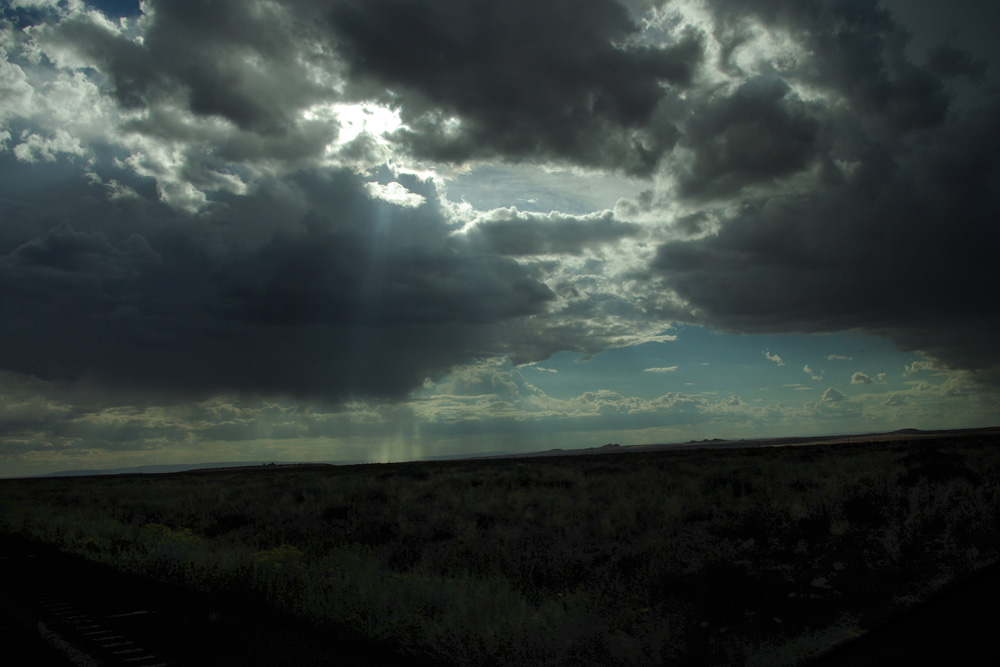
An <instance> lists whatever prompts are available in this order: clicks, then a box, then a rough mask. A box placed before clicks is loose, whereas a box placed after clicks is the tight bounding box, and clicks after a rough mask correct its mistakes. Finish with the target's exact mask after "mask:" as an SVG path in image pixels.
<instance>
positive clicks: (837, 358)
mask: <svg viewBox="0 0 1000 667" xmlns="http://www.w3.org/2000/svg"><path fill="white" fill-rule="evenodd" d="M853 359H854V357H845V356H844V355H842V354H828V355H826V360H827V361H852V360H853Z"/></svg>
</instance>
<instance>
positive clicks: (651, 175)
mask: <svg viewBox="0 0 1000 667" xmlns="http://www.w3.org/2000/svg"><path fill="white" fill-rule="evenodd" d="M998 27H1000V5H998V4H997V3H983V2H978V1H971V0H949V1H948V2H944V1H940V0H939V1H932V0H906V1H904V0H892V1H888V0H883V1H882V2H876V1H874V0H811V1H809V2H802V1H801V0H753V1H751V0H672V1H667V2H653V1H651V0H572V1H571V0H505V1H504V2H493V1H479V0H468V1H467V2H453V1H449V0H170V1H165V0H163V1H161V0H142V2H127V1H121V2H112V1H106V2H85V1H83V0H59V1H56V0H20V1H19V0H7V1H6V2H4V3H2V4H0V55H2V60H0V476H15V475H29V474H42V473H46V472H52V471H57V470H68V469H99V468H115V467H127V466H138V465H147V464H169V463H199V462H210V461H262V460H276V461H400V460H410V459H415V458H420V457H430V456H443V455H456V454H469V455H472V454H477V453H484V452H496V451H506V452H526V451H534V450H543V449H550V448H557V447H558V448H564V449H569V448H579V447H592V446H600V445H603V444H606V443H609V442H614V443H620V444H623V445H625V444H647V443H663V442H684V441H688V440H700V439H708V438H759V437H772V436H787V435H821V434H845V433H862V432H873V431H890V430H895V429H900V428H922V429H937V428H964V427H979V426H992V425H998V424H1000V410H998V405H1000V401H998V398H1000V350H998V348H997V340H998V336H997V334H998V332H1000V326H998V325H1000V315H998V308H997V306H998V300H997V294H998V293H1000V289H998V288H1000V278H998V271H997V268H996V258H997V255H998V251H1000V230H998V226H997V223H998V221H1000V124H998V123H997V122H996V119H997V118H1000V47H998V46H997V42H996V40H995V38H994V36H995V34H996V30H997V28H998Z"/></svg>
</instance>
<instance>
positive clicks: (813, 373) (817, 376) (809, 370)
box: [802, 364, 823, 382]
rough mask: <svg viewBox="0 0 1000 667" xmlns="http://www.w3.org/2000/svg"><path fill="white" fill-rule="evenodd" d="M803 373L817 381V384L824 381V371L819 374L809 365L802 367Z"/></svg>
mask: <svg viewBox="0 0 1000 667" xmlns="http://www.w3.org/2000/svg"><path fill="white" fill-rule="evenodd" d="M802 372H804V373H805V374H806V375H808V376H809V377H811V378H812V379H813V380H816V381H817V382H819V381H820V380H822V379H823V371H820V372H819V373H818V374H817V373H816V371H814V370H813V369H812V368H810V366H809V364H806V365H805V366H803V367H802Z"/></svg>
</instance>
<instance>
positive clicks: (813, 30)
mask: <svg viewBox="0 0 1000 667" xmlns="http://www.w3.org/2000/svg"><path fill="white" fill-rule="evenodd" d="M712 5H713V7H714V9H715V11H716V15H717V19H718V21H719V23H720V24H722V25H725V24H727V23H732V22H733V21H736V22H737V23H738V22H739V21H740V20H741V19H742V18H743V17H747V16H752V17H755V18H756V19H758V20H760V21H762V22H763V23H764V24H765V25H767V26H769V27H774V28H780V29H782V30H785V31H787V32H788V34H789V35H790V36H791V37H792V38H793V39H795V40H796V41H797V42H798V43H799V44H800V45H801V46H802V48H803V51H804V52H806V53H809V54H810V57H809V62H808V65H807V66H800V67H798V68H795V69H794V71H792V72H789V76H791V77H795V78H796V79H799V80H801V81H803V82H806V83H808V84H810V85H814V86H816V87H818V88H820V89H822V90H828V91H832V92H835V93H837V95H838V96H840V97H841V98H842V99H843V100H845V101H846V102H848V103H849V104H850V105H851V110H852V111H853V112H855V113H859V114H862V115H865V116H869V117H870V118H871V120H873V121H875V122H877V123H878V124H879V127H880V129H881V130H883V131H890V132H895V131H899V130H907V129H911V128H915V127H928V126H933V125H937V124H939V123H940V122H942V121H943V119H944V114H945V111H946V109H947V106H948V100H947V96H946V95H945V93H944V91H943V89H942V86H941V84H940V82H939V81H938V80H937V79H936V78H935V77H934V76H932V75H931V74H930V73H929V72H928V71H927V70H925V69H923V68H920V67H918V66H917V65H914V64H913V63H911V62H910V61H909V60H908V59H907V57H906V54H905V52H904V49H905V46H906V44H907V41H908V40H909V33H908V32H907V30H906V29H905V28H904V27H903V26H901V25H899V24H898V23H896V22H895V21H894V20H893V18H892V15H891V14H890V13H889V12H888V11H887V10H886V9H884V8H882V7H881V6H880V5H879V3H878V2H877V0H850V1H834V0H825V1H822V2H801V1H800V0H713V2H712ZM732 17H739V18H732Z"/></svg>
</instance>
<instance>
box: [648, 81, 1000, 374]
mask: <svg viewBox="0 0 1000 667" xmlns="http://www.w3.org/2000/svg"><path fill="white" fill-rule="evenodd" d="M887 113H889V115H890V116H891V112H889V111H887ZM998 113H1000V101H998V100H996V99H994V100H992V101H990V102H988V103H986V104H984V105H983V106H982V107H980V108H978V109H976V110H968V111H966V112H964V113H962V114H955V115H954V116H953V117H952V118H951V120H950V121H949V122H947V123H945V124H942V125H940V126H938V127H937V128H934V129H933V130H920V131H919V132H918V133H917V132H914V133H913V135H912V136H910V137H908V138H907V139H906V141H905V142H899V141H898V139H896V138H892V139H887V140H886V141H889V142H891V143H892V144H894V145H893V146H892V150H891V151H890V148H889V147H888V146H879V144H878V142H879V141H880V139H883V138H882V137H880V136H878V135H867V136H865V140H866V142H867V143H868V144H869V145H868V146H867V147H866V148H865V149H864V150H863V151H860V152H858V153H855V154H848V153H846V151H847V150H848V148H849V146H850V142H849V141H847V140H844V139H843V138H842V137H837V138H836V139H835V142H834V145H835V146H839V147H840V149H842V150H844V151H845V155H848V156H849V159H850V160H852V161H853V165H852V168H850V169H845V170H844V171H843V172H842V173H841V174H840V177H841V178H840V179H839V180H833V179H827V180H826V181H821V182H819V183H817V184H816V185H815V186H814V187H813V188H812V189H811V190H809V191H799V192H793V193H786V194H774V195H772V196H763V195H762V196H755V197H750V198H747V199H746V200H745V201H744V202H743V204H742V207H741V208H740V209H739V210H738V212H737V213H736V214H735V215H733V216H732V217H731V218H730V219H728V220H727V221H726V222H725V223H724V224H723V225H722V226H721V228H720V230H719V232H718V234H717V235H712V236H708V237H704V238H701V239H697V240H692V241H686V242H673V243H667V244H664V245H663V246H661V247H660V249H659V253H658V256H657V259H656V262H655V266H656V268H657V269H658V270H659V271H660V272H661V276H663V277H664V279H665V284H666V285H667V286H669V287H671V288H673V289H675V290H676V291H677V292H678V293H679V294H680V296H681V297H683V298H684V299H686V300H688V302H689V303H690V304H691V306H692V308H693V312H694V313H696V317H697V319H699V320H700V321H701V322H703V323H705V324H708V325H710V326H713V327H718V328H721V329H726V330H734V331H744V332H754V333H767V332H771V333H773V332H781V331H798V332H820V331H838V330H845V329H864V330H867V331H870V332H875V333H879V334H884V335H886V336H888V337H889V338H891V339H892V340H893V341H894V342H895V343H896V344H898V345H899V346H901V347H902V348H903V349H910V350H922V351H925V352H927V353H928V354H930V355H932V356H933V357H935V358H938V359H940V360H942V361H944V362H945V363H947V364H948V365H950V366H952V367H957V368H966V369H971V370H976V371H981V374H980V375H981V377H983V378H987V379H989V378H993V379H994V380H996V379H1000V372H998V371H1000V355H998V353H997V349H996V345H995V335H996V332H997V331H998V330H1000V315H998V313H997V310H996V308H995V307H994V304H993V303H992V300H991V297H990V296H987V295H993V294H996V293H997V292H998V290H1000V277H998V274H997V272H996V270H995V257H996V256H997V253H998V252H1000V231H998V227H997V225H996V219H997V212H998V211H1000V186H998V183H1000V180H998V179H1000V131H998V129H997V125H996V123H995V118H996V117H997V114H998ZM848 121H849V119H843V118H836V117H834V118H833V120H832V121H831V128H832V130H836V129H842V128H848V127H851V125H850V123H849V122H848ZM887 122H888V120H887ZM832 130H831V131H832ZM854 131H859V130H857V127H856V126H854ZM862 136H864V135H862Z"/></svg>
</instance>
